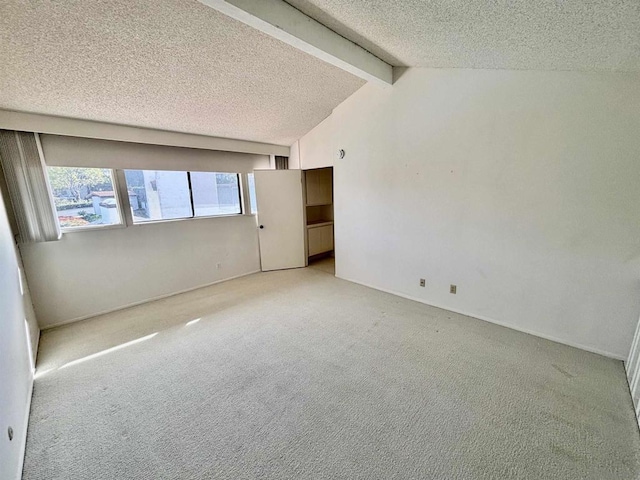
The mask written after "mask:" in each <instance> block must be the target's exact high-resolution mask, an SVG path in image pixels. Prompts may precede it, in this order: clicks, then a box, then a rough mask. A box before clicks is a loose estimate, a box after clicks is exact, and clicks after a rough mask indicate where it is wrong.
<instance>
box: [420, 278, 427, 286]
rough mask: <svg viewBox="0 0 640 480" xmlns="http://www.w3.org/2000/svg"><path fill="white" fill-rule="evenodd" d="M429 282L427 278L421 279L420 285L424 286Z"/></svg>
mask: <svg viewBox="0 0 640 480" xmlns="http://www.w3.org/2000/svg"><path fill="white" fill-rule="evenodd" d="M426 284H427V282H426V280H425V279H424V278H421V279H420V286H421V287H424V286H425V285H426Z"/></svg>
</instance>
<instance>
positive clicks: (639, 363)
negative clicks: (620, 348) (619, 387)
mask: <svg viewBox="0 0 640 480" xmlns="http://www.w3.org/2000/svg"><path fill="white" fill-rule="evenodd" d="M624 366H625V368H626V370H627V379H628V380H629V389H630V390H631V398H632V399H633V404H634V406H635V408H636V417H637V418H638V423H639V424H640V322H638V326H637V328H636V334H635V336H634V337H633V344H632V345H631V351H630V352H629V358H627V361H626V362H625V364H624Z"/></svg>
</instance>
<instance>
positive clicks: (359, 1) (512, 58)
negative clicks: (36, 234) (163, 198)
mask: <svg viewBox="0 0 640 480" xmlns="http://www.w3.org/2000/svg"><path fill="white" fill-rule="evenodd" d="M287 2H288V3H289V4H291V5H293V6H294V7H296V8H297V9H299V10H300V11H302V12H304V13H306V14H307V15H309V16H310V17H312V18H314V19H316V20H317V21H319V22H320V23H322V24H324V25H326V26H327V27H329V28H330V29H332V30H334V31H335V32H337V33H338V34H340V35H341V36H343V37H345V38H347V39H349V40H351V41H352V42H354V43H356V44H358V45H360V46H362V47H364V48H365V49H367V50H369V51H370V52H372V53H373V54H374V55H376V56H378V57H379V58H381V59H383V60H384V61H386V62H387V63H389V64H391V65H395V66H425V67H454V68H502V69H529V70H581V71H620V72H639V71H640V1H638V0H540V1H531V0H512V1H499V2H497V1H495V0H475V1H468V0H287ZM0 65H2V67H1V68H0V109H7V110H17V111H26V112H33V113H43V114H49V115H58V116H64V117H72V118H81V119H88V120H98V121H103V122H110V123H117V124H125V125H135V126H142V127H150V128H157V129H164V130H173V131H183V132H190V133H198V134H204V135H212V136H220V137H229V138H239V139H246V140H254V141H260V142H267V143H274V144H280V145H289V144H291V143H293V142H294V141H295V140H296V139H298V138H299V137H301V136H302V135H304V134H305V133H306V132H308V131H309V130H310V129H312V128H313V127H314V126H315V125H317V124H318V123H319V122H320V121H321V120H322V119H324V118H325V117H327V116H328V115H329V114H330V113H331V110H332V109H333V108H335V107H336V106H337V105H338V104H340V103H341V102H342V101H343V100H344V99H346V98H347V97H348V96H350V95H351V94H352V93H353V92H355V91H356V90H357V89H358V88H360V87H361V86H362V85H363V83H364V82H363V81H362V80H361V79H359V78H356V77H355V76H353V75H351V74H350V73H347V72H345V71H343V70H341V69H339V68H337V67H334V66H332V65H329V64H327V63H324V62H323V61H321V60H319V59H317V58H315V57H312V56H310V55H308V54H306V53H303V52H301V51H299V50H297V49H296V48H294V47H292V46H289V45H287V44H285V43H282V42H280V41H279V40H276V39H274V38H272V37H270V36H268V35H266V34H263V33H261V32H259V31H257V30H255V29H253V28H251V27H249V26H247V25H245V24H243V23H240V22H238V21H236V20H233V19H231V18H229V17H227V16H225V15H223V14H221V13H219V12H218V11H216V10H214V9H212V8H209V7H207V6H205V5H203V4H201V3H200V2H198V1H197V0H65V1H61V2H55V1H45V0H43V1H29V0H3V1H2V2H0Z"/></svg>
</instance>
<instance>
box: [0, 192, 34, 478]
mask: <svg viewBox="0 0 640 480" xmlns="http://www.w3.org/2000/svg"><path fill="white" fill-rule="evenodd" d="M20 284H21V280H20V272H19V260H18V256H17V254H16V248H15V243H14V240H13V233H12V231H11V228H10V226H9V219H8V217H7V211H6V209H5V203H4V200H3V197H2V195H0V386H1V387H0V478H3V479H5V478H6V479H18V478H20V477H21V473H22V471H21V470H22V460H23V455H24V445H25V441H26V436H27V421H28V413H29V404H30V398H31V386H32V382H33V371H32V366H31V365H32V363H31V362H32V360H31V359H30V358H29V354H30V348H29V341H30V339H29V334H28V333H27V326H26V323H25V321H29V320H31V321H32V322H33V320H34V319H33V317H32V312H30V311H29V309H28V305H29V303H28V298H27V297H26V294H27V292H26V290H25V288H24V287H26V284H25V282H24V279H23V282H22V285H23V288H22V290H21V288H20V287H21V286H20ZM25 302H26V303H25ZM35 332H36V333H37V326H35ZM35 341H36V342H37V336H36V338H35ZM10 426H11V427H12V428H13V431H14V437H13V440H12V441H9V436H8V433H7V429H8V427H10Z"/></svg>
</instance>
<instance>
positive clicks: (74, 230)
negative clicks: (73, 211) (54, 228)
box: [60, 223, 127, 235]
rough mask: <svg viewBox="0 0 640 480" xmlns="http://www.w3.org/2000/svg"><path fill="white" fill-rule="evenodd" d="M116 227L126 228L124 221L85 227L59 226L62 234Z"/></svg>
mask: <svg viewBox="0 0 640 480" xmlns="http://www.w3.org/2000/svg"><path fill="white" fill-rule="evenodd" d="M116 228H127V226H126V225H125V224H124V223H119V224H117V225H89V226H86V227H71V228H64V227H60V231H61V232H62V234H63V235H67V234H68V233H80V232H97V231H100V230H113V229H116Z"/></svg>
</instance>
